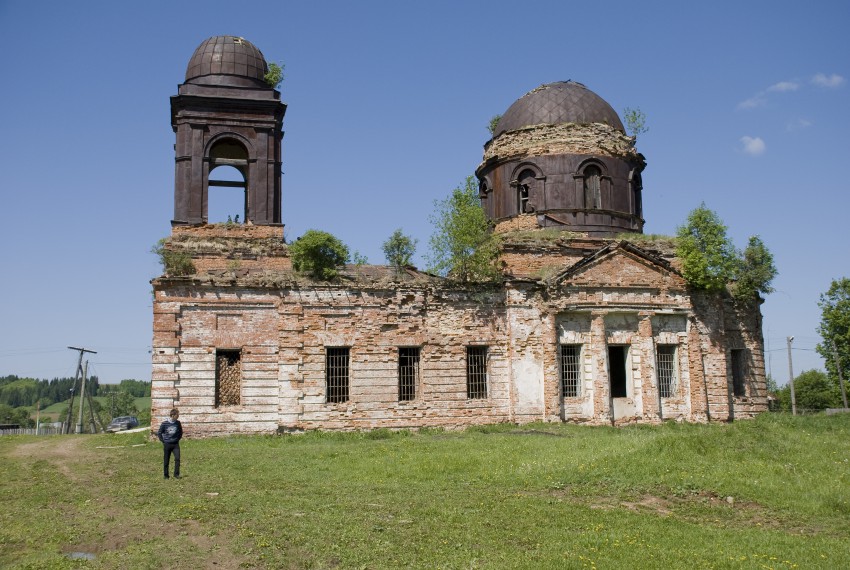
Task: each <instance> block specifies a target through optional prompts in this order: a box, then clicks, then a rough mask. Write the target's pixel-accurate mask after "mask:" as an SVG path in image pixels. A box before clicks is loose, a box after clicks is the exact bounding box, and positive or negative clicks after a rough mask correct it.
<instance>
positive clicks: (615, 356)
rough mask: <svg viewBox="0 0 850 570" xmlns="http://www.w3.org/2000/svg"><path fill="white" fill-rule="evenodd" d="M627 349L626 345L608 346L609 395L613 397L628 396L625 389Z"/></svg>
mask: <svg viewBox="0 0 850 570" xmlns="http://www.w3.org/2000/svg"><path fill="white" fill-rule="evenodd" d="M628 351H629V347H628V346H609V347H608V374H609V380H610V382H611V397H613V398H626V397H628V393H627V390H626V379H627V377H628V374H627V373H626V362H627V360H628V359H627V356H628Z"/></svg>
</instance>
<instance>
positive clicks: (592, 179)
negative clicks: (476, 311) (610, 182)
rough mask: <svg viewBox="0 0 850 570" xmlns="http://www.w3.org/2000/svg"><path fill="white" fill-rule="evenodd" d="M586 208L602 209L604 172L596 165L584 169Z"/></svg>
mask: <svg viewBox="0 0 850 570" xmlns="http://www.w3.org/2000/svg"><path fill="white" fill-rule="evenodd" d="M584 207H585V208H587V209H596V210H598V209H601V208H602V170H600V169H599V167H598V166H596V165H595V164H591V165H590V166H588V167H587V168H585V169H584Z"/></svg>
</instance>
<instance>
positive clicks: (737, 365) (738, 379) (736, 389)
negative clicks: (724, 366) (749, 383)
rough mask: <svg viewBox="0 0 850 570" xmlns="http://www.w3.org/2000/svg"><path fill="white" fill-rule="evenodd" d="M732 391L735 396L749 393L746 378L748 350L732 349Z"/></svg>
mask: <svg viewBox="0 0 850 570" xmlns="http://www.w3.org/2000/svg"><path fill="white" fill-rule="evenodd" d="M731 353H732V392H733V393H734V395H735V396H738V397H742V396H746V395H747V389H746V384H745V380H746V377H747V360H746V358H747V351H746V350H744V349H740V348H738V349H732V351H731Z"/></svg>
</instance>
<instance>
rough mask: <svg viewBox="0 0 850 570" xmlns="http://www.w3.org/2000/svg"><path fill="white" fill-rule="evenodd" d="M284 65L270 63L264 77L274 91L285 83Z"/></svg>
mask: <svg viewBox="0 0 850 570" xmlns="http://www.w3.org/2000/svg"><path fill="white" fill-rule="evenodd" d="M283 68H284V65H283V64H277V63H274V62H272V63H270V64H269V70H268V71H267V72H266V74H265V75H264V76H263V80H264V81H265V82H266V83H267V84H268V85H269V87H272V88H274V89H277V88H278V86H279V85H280V84H281V82H282V81H283Z"/></svg>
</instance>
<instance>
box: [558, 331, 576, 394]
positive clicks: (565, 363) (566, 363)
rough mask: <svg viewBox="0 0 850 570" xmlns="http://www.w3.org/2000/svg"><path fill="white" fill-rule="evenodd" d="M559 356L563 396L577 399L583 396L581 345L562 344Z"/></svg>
mask: <svg viewBox="0 0 850 570" xmlns="http://www.w3.org/2000/svg"><path fill="white" fill-rule="evenodd" d="M559 356H560V361H561V362H560V366H559V368H560V372H561V396H562V397H563V398H576V397H578V396H579V395H580V394H581V345H580V344H562V345H561V350H560V353H559Z"/></svg>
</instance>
